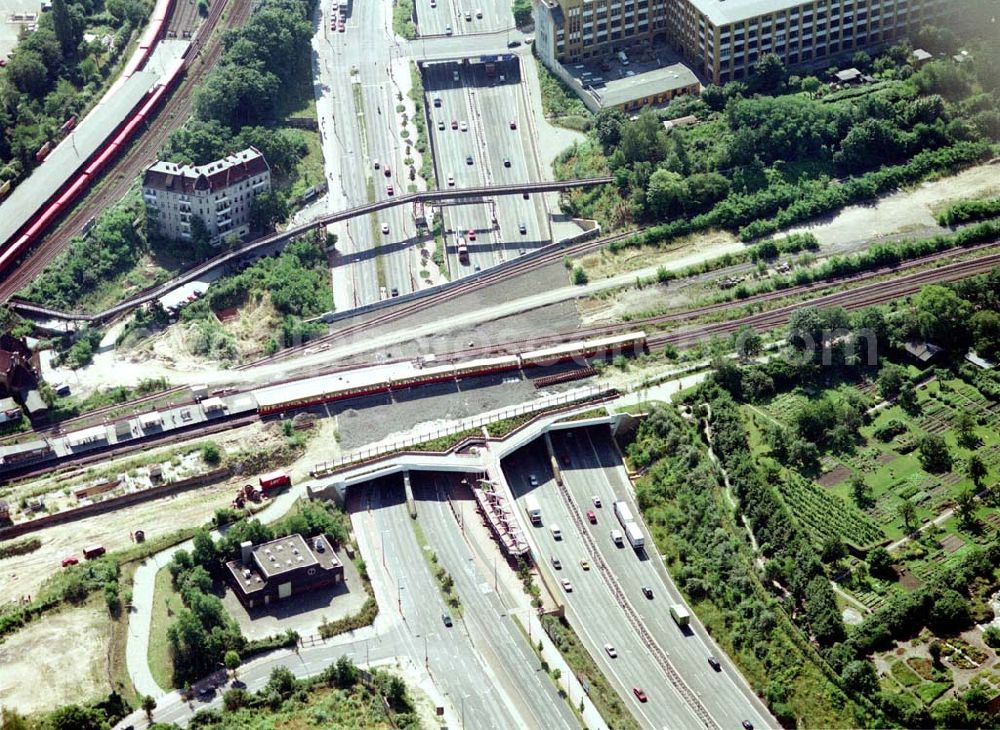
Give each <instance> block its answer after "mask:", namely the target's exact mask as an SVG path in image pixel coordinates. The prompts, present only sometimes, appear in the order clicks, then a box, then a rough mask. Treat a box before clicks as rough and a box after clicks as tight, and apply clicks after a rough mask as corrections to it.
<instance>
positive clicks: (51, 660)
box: [0, 536, 127, 713]
mask: <svg viewBox="0 0 1000 730" xmlns="http://www.w3.org/2000/svg"><path fill="white" fill-rule="evenodd" d="M126 538H127V536H126ZM109 626H110V624H109V622H108V616H107V611H106V609H105V608H104V605H103V599H101V597H100V596H99V595H98V596H97V597H96V598H92V599H91V600H90V601H89V602H88V603H87V604H86V605H85V606H80V607H78V608H67V609H64V610H62V611H59V612H58V613H52V614H49V615H46V616H45V617H44V618H43V619H41V620H39V621H33V622H32V623H30V624H28V625H27V626H26V627H24V628H23V629H21V630H20V631H18V632H17V633H16V634H14V635H13V636H11V637H9V638H8V639H7V640H6V641H4V642H3V643H2V644H0V666H2V667H3V671H2V672H0V705H4V706H6V707H12V708H14V709H16V710H17V711H18V712H22V713H29V712H39V711H45V710H51V709H52V708H54V707H58V706H59V705H65V704H69V703H71V702H86V701H88V700H90V699H95V698H97V697H100V696H102V695H105V694H107V693H108V692H109V691H110V690H109V687H108V678H107V651H108V642H109V638H110V637H109V635H108V631H109Z"/></svg>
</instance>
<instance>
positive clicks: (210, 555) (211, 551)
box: [191, 444, 218, 569]
mask: <svg viewBox="0 0 1000 730" xmlns="http://www.w3.org/2000/svg"><path fill="white" fill-rule="evenodd" d="M207 447H208V444H206V446H205V448H207ZM202 456H203V457H204V452H202ZM206 461H207V460H206ZM191 559H192V560H193V561H194V562H195V565H200V566H202V567H205V568H206V569H210V568H212V567H214V565H215V561H216V560H217V559H218V555H217V553H216V549H215V541H214V540H212V536H211V535H210V534H209V532H208V530H206V529H204V528H202V529H200V530H198V531H197V532H196V533H194V547H193V548H192V549H191Z"/></svg>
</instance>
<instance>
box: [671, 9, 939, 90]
mask: <svg viewBox="0 0 1000 730" xmlns="http://www.w3.org/2000/svg"><path fill="white" fill-rule="evenodd" d="M951 2H952V0H808V1H807V2H802V0H679V1H678V2H677V3H676V4H675V6H674V7H675V13H676V15H675V19H674V21H673V22H672V23H671V34H670V35H671V38H672V39H673V41H674V42H675V43H676V44H677V45H678V46H679V48H680V49H681V51H682V52H683V53H684V55H685V56H686V57H687V58H688V59H689V61H690V62H691V63H692V64H694V65H695V67H696V69H697V70H698V71H700V72H701V73H702V74H703V75H704V76H705V77H706V78H708V79H709V80H711V81H713V82H714V83H717V84H724V83H726V82H727V81H734V80H738V79H741V78H744V77H746V76H748V75H749V74H750V73H752V72H753V68H754V66H755V65H756V63H757V60H758V59H759V58H760V57H761V56H763V55H764V54H767V53H775V54H777V55H778V57H780V58H781V60H782V61H784V63H785V65H786V66H798V65H807V66H822V65H823V64H824V63H825V59H828V58H830V57H833V56H838V55H841V54H844V53H845V52H850V51H856V50H859V49H865V48H871V47H873V46H878V45H881V44H883V43H887V42H890V41H894V40H896V39H898V38H900V37H901V36H903V35H905V34H906V33H907V32H912V31H913V30H916V29H917V28H919V27H920V26H921V25H923V24H925V23H934V22H935V21H938V19H939V18H940V16H941V15H942V14H943V13H944V12H945V11H946V10H947V9H948V8H949V6H950V4H951Z"/></svg>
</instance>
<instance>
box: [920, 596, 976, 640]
mask: <svg viewBox="0 0 1000 730" xmlns="http://www.w3.org/2000/svg"><path fill="white" fill-rule="evenodd" d="M929 620H930V623H931V624H932V625H933V626H934V627H935V629H936V630H939V631H944V632H945V633H950V632H952V631H958V630H961V629H964V628H966V627H968V625H969V624H970V623H971V622H972V615H971V613H970V612H969V602H968V601H967V600H966V599H965V597H964V596H963V595H962V594H961V593H959V592H958V591H955V590H952V589H951V588H946V589H944V590H943V591H941V594H940V595H939V596H938V597H937V599H936V600H935V601H934V605H933V606H932V607H931V611H930V615H929Z"/></svg>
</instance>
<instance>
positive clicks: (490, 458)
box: [306, 399, 633, 504]
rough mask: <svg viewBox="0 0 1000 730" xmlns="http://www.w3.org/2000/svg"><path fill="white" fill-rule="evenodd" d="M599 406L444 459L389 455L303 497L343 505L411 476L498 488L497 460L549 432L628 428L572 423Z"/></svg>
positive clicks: (600, 419) (612, 420)
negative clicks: (357, 494) (352, 492)
mask: <svg viewBox="0 0 1000 730" xmlns="http://www.w3.org/2000/svg"><path fill="white" fill-rule="evenodd" d="M605 400H606V399H602V400H599V401H593V400H589V401H586V402H584V403H580V404H578V405H575V406H574V407H572V408H569V409H564V410H560V411H559V412H557V413H549V414H545V415H541V416H539V417H538V418H536V419H535V420H534V421H531V422H530V423H528V424H527V425H525V426H523V427H522V428H520V429H518V430H516V431H514V432H513V433H511V434H509V435H507V436H504V437H502V438H492V437H491V438H486V436H485V435H484V436H483V437H481V438H480V437H470V438H468V439H465V440H464V441H462V442H460V443H458V444H456V445H455V446H453V447H451V449H450V450H449V452H448V453H433V452H418V451H409V452H407V451H402V452H392V453H388V454H386V455H385V456H382V457H377V458H376V459H374V460H369V461H365V462H363V463H360V464H355V465H350V464H347V465H345V466H344V467H342V468H341V469H339V470H337V472H336V473H334V474H331V475H329V476H327V477H324V478H322V479H319V480H317V481H316V482H314V483H310V484H308V485H306V493H307V494H308V495H309V497H310V498H312V499H332V500H334V501H335V502H337V503H339V504H343V503H344V496H345V494H346V491H347V488H348V487H354V486H357V485H359V484H364V483H366V482H373V481H375V480H377V479H382V478H384V477H389V476H393V475H395V474H403V475H404V477H405V476H406V475H408V474H409V472H411V471H431V472H452V473H460V474H472V475H475V476H476V477H477V478H478V477H483V476H486V478H488V479H489V480H490V481H493V482H497V483H502V482H503V480H504V476H503V472H502V471H501V469H500V461H501V459H504V458H506V457H507V456H509V455H510V454H512V453H514V452H515V451H517V450H518V449H520V448H522V447H524V446H526V445H527V444H530V443H531V442H532V441H534V440H535V439H537V438H539V437H540V436H543V435H545V434H546V433H548V432H549V431H554V430H564V429H570V428H583V427H586V426H597V425H601V424H608V425H610V426H611V428H612V431H613V432H616V431H617V430H618V429H620V428H622V426H623V425H625V424H626V423H631V422H632V419H633V416H631V415H629V414H624V413H615V414H605V415H594V416H593V417H590V418H582V419H574V418H573V417H574V416H576V415H579V414H581V413H586V412H587V411H588V410H592V409H593V408H594V407H595V406H598V405H600V404H601V403H603V402H605ZM567 419H572V420H567ZM472 442H478V443H479V444H481V446H478V447H477V448H474V450H473V449H470V450H469V451H467V452H465V453H457V452H456V449H457V448H461V447H463V446H466V445H470V444H471V443H472Z"/></svg>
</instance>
